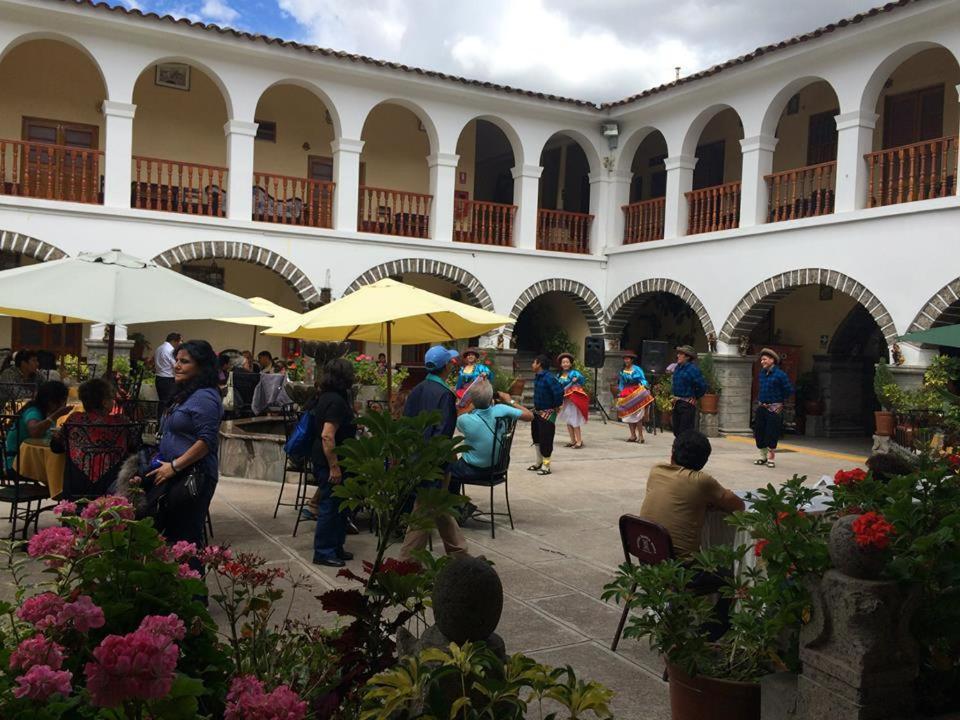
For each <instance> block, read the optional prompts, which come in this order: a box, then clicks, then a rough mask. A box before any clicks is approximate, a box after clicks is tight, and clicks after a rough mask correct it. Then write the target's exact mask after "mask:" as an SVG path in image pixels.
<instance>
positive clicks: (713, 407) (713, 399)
mask: <svg viewBox="0 0 960 720" xmlns="http://www.w3.org/2000/svg"><path fill="white" fill-rule="evenodd" d="M719 406H720V396H719V395H716V394H714V393H707V394H706V395H704V396H703V397H702V398H700V412H702V413H706V414H707V415H716V414H717V410H718V408H719Z"/></svg>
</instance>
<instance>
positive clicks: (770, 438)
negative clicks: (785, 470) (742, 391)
mask: <svg viewBox="0 0 960 720" xmlns="http://www.w3.org/2000/svg"><path fill="white" fill-rule="evenodd" d="M757 387H758V388H759V392H758V394H757V412H756V414H755V415H754V418H753V438H754V440H756V441H757V449H758V450H760V457H759V458H758V459H757V460H754V465H766V466H767V467H770V468H772V467H776V466H777V464H776V455H777V442H779V440H780V433H781V432H782V430H783V404H784V403H785V402H786V401H787V399H788V398H789V397H790V396H791V395H793V385H792V384H791V383H790V378H788V377H787V374H786V373H785V372H784V371H783V370H781V369H780V355H779V354H778V353H777V352H776V351H775V350H771V349H770V348H763V350H761V351H760V377H759V382H758V383H757Z"/></svg>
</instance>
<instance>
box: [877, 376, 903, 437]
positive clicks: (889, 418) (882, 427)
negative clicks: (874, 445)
mask: <svg viewBox="0 0 960 720" xmlns="http://www.w3.org/2000/svg"><path fill="white" fill-rule="evenodd" d="M899 390H900V388H899V386H898V385H897V383H896V381H895V380H894V379H893V373H892V372H890V366H889V365H888V364H887V361H886V359H881V360H880V362H878V363H877V367H876V370H875V371H874V373H873V392H874V394H875V395H876V396H877V401H878V402H879V403H880V407H881V408H882V409H881V410H877V411H875V412H874V413H873V419H874V424H875V425H876V428H877V429H876V434H877V435H879V436H880V437H891V436H892V435H893V430H894V427H895V425H896V422H895V420H894V415H893V411H894V409H895V407H896V398H897V397H898V396H899Z"/></svg>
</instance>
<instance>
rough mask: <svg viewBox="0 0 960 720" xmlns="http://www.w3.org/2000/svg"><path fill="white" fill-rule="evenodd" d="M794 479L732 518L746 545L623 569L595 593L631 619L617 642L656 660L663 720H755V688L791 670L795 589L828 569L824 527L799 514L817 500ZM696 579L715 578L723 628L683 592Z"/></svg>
mask: <svg viewBox="0 0 960 720" xmlns="http://www.w3.org/2000/svg"><path fill="white" fill-rule="evenodd" d="M803 480H804V478H800V477H797V476H794V477H793V478H792V479H791V480H788V481H787V482H786V483H784V484H783V485H782V486H780V487H774V486H773V485H769V486H768V487H766V488H764V489H761V490H759V491H758V492H757V493H756V495H755V496H754V497H751V501H752V504H751V505H750V506H749V507H750V509H749V510H747V511H744V512H740V513H736V514H735V515H734V516H733V518H732V520H731V522H732V524H734V525H736V526H737V527H738V528H739V529H740V530H741V531H743V534H746V535H749V537H750V538H751V541H750V542H749V543H743V544H740V545H739V546H737V547H730V546H718V547H714V548H711V549H710V550H707V551H703V552H700V553H697V554H696V555H694V556H693V557H692V558H675V559H670V560H667V561H665V562H662V563H660V564H658V565H632V564H624V565H621V566H620V569H619V571H618V573H617V576H616V577H615V579H614V581H613V582H611V583H609V584H608V585H606V586H605V588H604V592H603V598H604V599H605V600H609V599H615V600H617V602H624V603H625V604H626V605H627V606H628V607H630V608H635V609H636V610H637V612H636V613H635V614H631V616H630V621H629V623H628V624H627V626H626V628H625V629H624V633H623V636H624V637H625V638H629V637H634V638H646V639H648V640H649V642H650V645H651V647H652V649H654V650H655V651H658V652H659V653H660V654H661V655H663V656H664V658H665V659H666V662H667V668H668V674H669V680H670V706H671V713H672V717H673V720H701V718H711V720H725V719H726V718H730V719H731V720H733V719H734V718H736V720H759V718H760V679H761V678H762V677H764V676H766V675H769V674H772V673H775V672H784V671H793V672H796V671H798V670H799V669H800V654H799V631H800V626H801V624H802V622H803V620H802V619H803V618H804V617H808V616H809V612H810V604H811V600H810V595H809V591H808V590H807V586H806V584H805V583H804V582H803V581H804V579H805V577H807V576H811V575H816V574H818V573H822V572H824V571H825V570H826V568H827V567H828V566H829V556H828V552H827V547H826V542H825V538H826V535H827V532H828V530H827V527H828V524H827V522H826V521H825V520H824V519H823V518H821V517H819V516H817V515H814V514H808V513H805V512H802V511H801V508H803V507H804V506H805V505H806V504H807V503H809V502H810V500H811V499H812V497H813V496H814V495H816V492H817V491H815V490H813V489H812V488H808V487H805V486H804V484H803ZM730 568H733V569H734V571H733V572H732V573H731V572H729V569H730ZM701 573H707V574H710V575H712V576H714V577H716V578H717V581H718V583H717V584H719V586H720V589H719V594H720V595H721V597H723V598H724V599H726V601H727V602H728V603H729V604H730V614H729V623H728V626H727V627H724V626H721V625H719V624H718V620H719V617H720V615H719V614H718V612H717V609H716V606H715V601H714V598H713V596H712V595H707V594H702V593H697V592H693V591H691V586H692V584H693V582H694V580H695V578H697V576H698V575H700V574H701Z"/></svg>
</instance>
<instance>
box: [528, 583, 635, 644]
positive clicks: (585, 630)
mask: <svg viewBox="0 0 960 720" xmlns="http://www.w3.org/2000/svg"><path fill="white" fill-rule="evenodd" d="M529 604H530V605H532V606H533V607H536V608H538V609H539V610H542V611H543V612H544V613H546V614H547V615H549V616H550V617H552V618H556V619H557V620H559V621H561V622H563V623H564V624H566V625H569V626H571V627H573V628H574V629H575V630H576V631H577V632H579V633H580V634H581V635H586V636H587V637H589V638H592V639H594V640H600V641H603V642H607V643H609V642H610V641H612V640H613V633H614V632H615V631H616V629H617V622H618V621H619V620H620V613H619V612H618V611H617V610H616V608H614V607H613V606H612V605H607V604H605V603H603V602H601V601H600V600H594V599H593V598H591V597H588V596H587V595H584V594H583V593H570V594H567V595H557V596H556V597H548V598H542V599H539V600H530V601H529Z"/></svg>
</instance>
